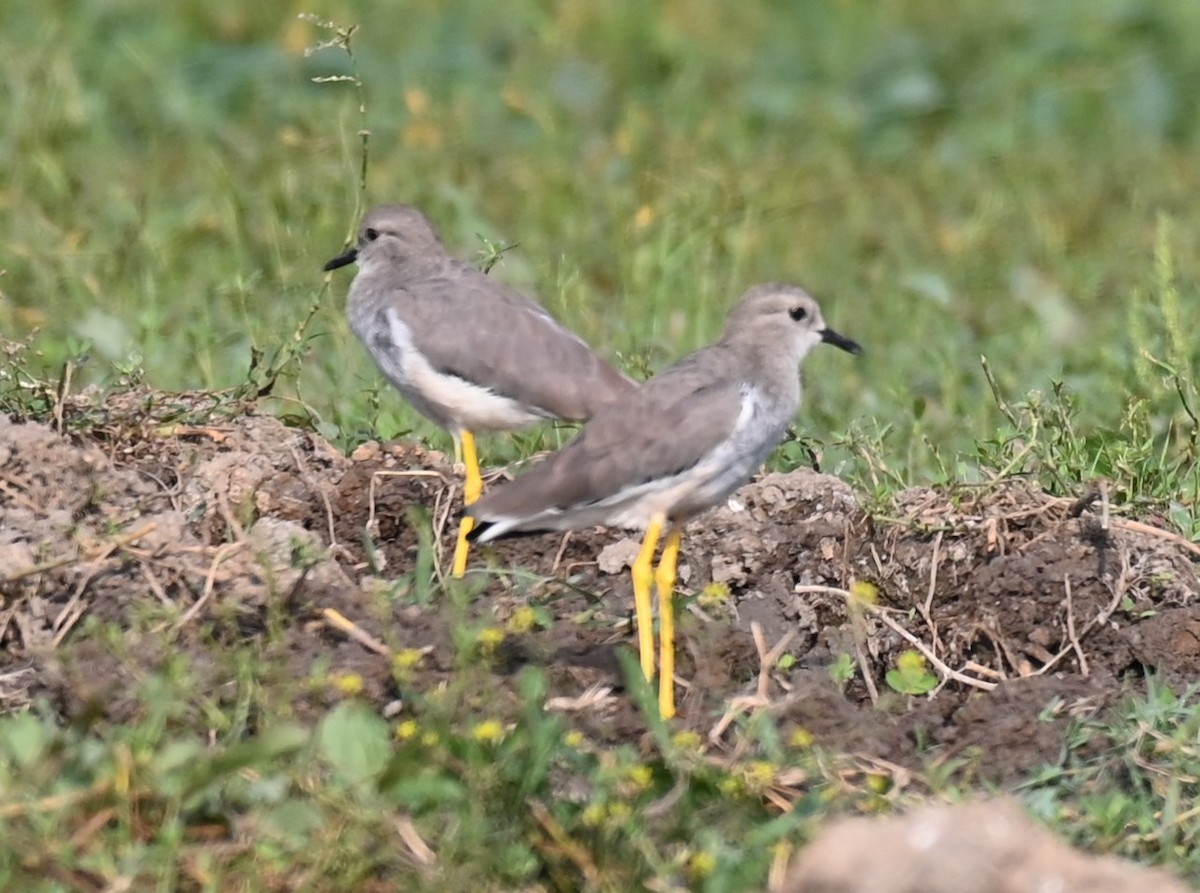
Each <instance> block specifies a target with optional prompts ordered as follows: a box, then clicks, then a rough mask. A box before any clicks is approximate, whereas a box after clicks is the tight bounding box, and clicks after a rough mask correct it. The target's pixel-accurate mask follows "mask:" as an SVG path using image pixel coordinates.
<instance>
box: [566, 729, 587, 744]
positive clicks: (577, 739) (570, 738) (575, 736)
mask: <svg viewBox="0 0 1200 893" xmlns="http://www.w3.org/2000/svg"><path fill="white" fill-rule="evenodd" d="M586 742H587V739H586V738H585V737H583V732H581V731H579V730H578V729H571V731H569V732H567V734H565V735H563V744H565V745H567V747H575V748H580V747H583V745H584V744H585V743H586Z"/></svg>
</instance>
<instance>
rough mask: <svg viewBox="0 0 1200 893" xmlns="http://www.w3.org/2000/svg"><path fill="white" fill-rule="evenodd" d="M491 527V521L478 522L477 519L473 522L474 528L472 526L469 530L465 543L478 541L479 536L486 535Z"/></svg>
mask: <svg viewBox="0 0 1200 893" xmlns="http://www.w3.org/2000/svg"><path fill="white" fill-rule="evenodd" d="M493 526H494V525H493V524H492V522H491V521H480V520H478V519H477V520H476V521H475V526H473V527H472V528H471V530H470V532H469V533H468V534H467V542H468V543H473V542H475V540H477V539H479V538H480V537H481V536H483V535H484V534H485V533H487V532H488V530H489V529H490V528H491V527H493Z"/></svg>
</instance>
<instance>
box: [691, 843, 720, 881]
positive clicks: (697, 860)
mask: <svg viewBox="0 0 1200 893" xmlns="http://www.w3.org/2000/svg"><path fill="white" fill-rule="evenodd" d="M716 870H717V857H716V856H714V855H713V854H712V853H710V852H709V851H708V850H697V851H696V852H694V853H692V857H691V858H690V859H688V874H690V875H691V876H692V877H694V878H702V877H708V876H709V875H710V874H712V873H713V872H714V871H716Z"/></svg>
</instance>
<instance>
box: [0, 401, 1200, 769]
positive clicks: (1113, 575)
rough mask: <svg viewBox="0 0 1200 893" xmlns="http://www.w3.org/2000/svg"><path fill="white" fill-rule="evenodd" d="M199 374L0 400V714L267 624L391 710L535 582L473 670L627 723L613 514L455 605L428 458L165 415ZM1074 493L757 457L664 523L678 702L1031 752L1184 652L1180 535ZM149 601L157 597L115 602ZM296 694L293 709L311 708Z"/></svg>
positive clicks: (1184, 572)
mask: <svg viewBox="0 0 1200 893" xmlns="http://www.w3.org/2000/svg"><path fill="white" fill-rule="evenodd" d="M202 399H203V398H198V397H197V398H192V397H188V396H178V395H163V394H152V393H149V392H137V393H131V394H124V395H122V396H120V397H117V398H110V399H109V400H108V401H106V402H105V401H99V400H92V401H88V400H87V399H85V398H80V399H79V400H77V401H75V402H74V403H73V404H71V405H69V406H67V407H65V408H64V412H63V414H62V415H63V421H62V424H61V426H60V427H63V428H64V430H65V431H66V432H67V433H66V434H65V435H64V434H59V433H57V432H56V430H55V429H54V428H53V427H50V426H46V425H43V424H37V423H20V424H18V423H15V422H11V421H9V420H7V419H5V418H4V417H2V416H0V596H2V599H3V600H2V601H0V710H13V709H19V708H20V707H22V706H24V705H25V704H27V703H28V702H29V701H30V699H31V698H33V697H36V696H39V695H40V696H44V697H48V698H50V699H51V701H52V703H54V704H55V705H56V706H57V708H58V709H59V710H60V711H61V712H62V713H63V714H64V715H66V716H74V715H77V714H80V713H86V714H94V713H97V712H98V713H101V714H105V715H108V716H111V717H113V718H117V719H119V718H121V717H122V716H123V715H125V714H126V713H127V712H128V711H129V710H131V709H132V705H131V703H130V698H131V697H132V695H131V691H132V690H133V687H132V685H131V682H132V681H133V680H134V679H136V678H137V677H138V676H139V675H140V674H142V673H144V672H145V671H147V670H149V669H153V668H154V667H156V666H158V665H160V664H161V663H162V662H164V661H165V660H167V659H168V658H169V656H170V655H171V654H172V653H176V652H179V651H181V650H182V651H184V652H186V653H188V654H189V655H191V656H192V657H193V659H194V660H193V662H194V665H195V666H196V667H198V668H199V671H200V672H209V673H211V674H212V677H213V678H212V679H211V680H210V681H211V685H212V687H213V688H214V689H217V688H219V687H220V685H221V684H222V681H223V680H222V679H221V678H220V674H221V672H224V671H222V670H220V669H219V664H218V663H217V662H214V661H212V660H206V659H205V657H204V655H205V654H206V653H208V652H210V651H211V650H212V649H213V648H214V647H219V646H220V643H221V642H222V641H226V640H229V641H233V640H237V641H246V640H247V639H251V640H253V639H255V638H261V639H262V641H263V642H264V648H267V647H269V648H270V651H271V655H272V656H274V657H276V658H278V659H279V660H282V661H284V662H285V663H286V665H287V666H288V667H289V668H290V669H291V671H292V672H294V674H295V675H296V677H297V678H303V677H305V676H306V675H307V674H310V673H312V672H314V668H327V671H328V672H334V673H337V672H353V673H357V674H359V675H360V676H361V677H362V679H363V682H364V686H365V688H364V691H365V694H366V696H368V697H370V698H373V699H375V700H376V701H378V702H379V703H380V704H381V705H383V706H386V707H387V709H388V710H389V711H391V712H394V711H396V710H398V709H401V708H402V704H403V701H404V699H405V697H406V696H408V695H410V694H412V693H413V692H422V691H428V690H431V689H432V688H434V687H436V686H437V684H438V683H439V682H441V681H443V680H445V679H447V678H448V677H449V675H450V674H452V673H454V672H455V667H456V650H455V645H454V633H455V630H456V628H457V627H460V626H461V625H462V623H463V622H464V620H467V621H469V620H471V619H472V618H473V619H475V620H478V621H479V622H480V623H482V622H489V623H495V624H499V625H503V624H504V623H506V622H507V621H508V620H509V618H511V617H512V615H513V614H514V612H515V611H516V610H517V609H518V608H520V607H521V606H524V605H534V606H537V608H538V609H539V611H541V612H543V616H544V615H547V614H548V615H549V616H551V617H552V618H553V622H551V623H549V625H548V626H547V627H546V628H542V629H537V630H535V631H532V632H529V633H524V634H514V635H510V636H509V637H508V639H507V640H506V642H505V644H504V646H503V648H502V649H501V651H500V653H499V655H498V656H497V660H496V661H495V670H494V671H495V673H496V675H497V678H498V679H499V682H500V684H499V685H496V686H495V689H496V690H497V691H499V692H501V693H504V696H505V697H509V698H513V699H515V694H514V693H513V692H512V689H513V685H512V684H511V683H510V680H511V679H512V676H513V673H514V671H516V670H517V669H519V668H520V667H522V666H524V665H526V664H528V663H536V664H539V665H544V666H546V667H547V668H548V671H549V678H550V680H551V686H552V691H551V693H550V694H551V696H552V698H553V699H554V700H552V702H551V706H552V707H553V708H555V709H563V710H573V711H575V713H576V715H577V717H578V720H579V722H580V723H581V724H582V725H584V726H586V727H587V728H588V729H589V730H590V731H591V733H592V734H594V735H596V736H599V737H601V738H603V739H610V740H615V739H630V738H632V739H636V738H638V737H639V736H641V735H642V734H644V733H645V731H646V725H645V723H644V721H643V719H642V717H641V715H640V713H639V712H638V711H637V710H636V709H635V708H634V706H633V705H632V703H631V701H630V699H629V698H628V697H627V695H626V693H625V691H624V688H623V684H622V678H623V677H622V675H621V673H620V670H619V664H618V661H617V652H618V650H619V649H623V648H629V647H630V643H631V627H630V613H631V601H632V600H631V586H630V582H629V576H628V570H627V568H628V561H629V559H630V558H632V555H633V553H634V551H635V550H636V540H635V539H632V538H630V537H628V536H626V535H624V534H622V533H620V532H617V531H591V532H585V533H578V534H574V535H572V536H570V537H569V538H568V539H567V540H566V541H565V542H564V540H563V538H562V537H559V536H544V537H532V538H527V539H519V540H514V541H509V542H505V543H501V544H500V545H498V546H497V547H495V548H485V549H482V550H478V551H477V552H476V553H474V554H473V557H472V568H473V569H475V570H484V569H492V570H494V571H496V572H495V573H473V574H469V575H468V579H467V585H468V586H474V587H475V588H476V589H478V590H480V591H478V592H477V593H476V594H475V595H474V597H473V599H472V600H470V601H469V605H468V607H467V608H465V609H464V608H461V607H460V608H457V609H456V608H455V607H454V600H453V599H450V598H447V597H446V596H445V595H443V594H441V590H439V589H437V588H435V589H434V590H433V595H432V597H431V599H424V598H423V593H424V592H426V591H427V589H428V587H427V585H426V584H427V583H428V582H429V581H428V580H422V579H418V577H419V576H420V574H419V572H418V566H419V564H420V561H421V556H422V542H423V541H424V540H425V539H427V534H426V532H427V531H431V530H436V531H437V538H436V545H435V551H436V561H435V562H434V566H433V569H432V571H431V574H433V575H435V576H438V577H439V578H440V574H441V571H440V570H439V568H444V567H445V565H446V563H447V561H448V555H449V551H450V548H451V546H452V539H453V533H454V529H455V527H456V526H457V517H458V514H457V513H458V510H459V498H460V478H459V476H458V475H457V474H456V473H455V471H454V470H453V468H452V467H451V466H450V464H449V463H448V462H447V459H446V457H444V456H443V455H441V454H439V453H434V452H430V451H427V450H424V449H422V448H420V447H417V446H414V445H411V444H387V445H379V444H374V443H370V444H366V445H364V446H362V447H360V448H359V449H358V450H356V451H355V453H354V454H353V455H352V456H350V457H348V458H347V457H345V456H342V455H341V454H339V453H338V452H337V451H336V450H334V449H333V448H332V447H331V446H330V445H329V444H328V443H326V442H325V441H324V440H322V439H321V438H320V437H319V436H317V435H315V434H312V433H309V432H306V431H302V430H297V429H292V428H287V427H285V426H284V425H283V424H281V423H280V422H279V421H278V420H276V419H275V418H273V417H269V416H264V415H257V414H254V413H253V412H252V411H247V412H244V413H242V414H235V415H233V416H232V417H230V418H227V419H223V420H221V421H219V422H210V423H205V424H200V423H190V422H188V421H187V420H188V419H194V418H200V417H202V416H205V415H207V413H208V407H204V406H200V405H198V403H199V402H200V401H201V400H202ZM85 420H86V425H84V424H83V422H84V421H85ZM76 423H78V426H79V428H80V430H81V431H85V432H86V433H77V434H72V433H71V428H72V425H73V424H76ZM1080 496H1082V497H1084V498H1080V499H1077V500H1074V499H1069V498H1057V497H1053V496H1050V495H1047V494H1046V493H1043V492H1041V491H1040V490H1038V489H1037V488H1036V487H1034V486H1032V485H1030V484H1028V483H1025V482H1022V481H1016V480H1009V481H1001V482H997V483H994V484H990V485H987V486H978V487H959V488H953V489H949V490H934V489H912V490H908V491H905V492H902V493H900V494H899V495H897V496H896V497H895V498H894V499H893V500H892V501H891V502H890V504H888V505H883V506H875V507H871V508H870V509H869V510H868V509H865V508H864V506H863V505H862V503H861V501H860V500H859V498H858V497H857V496H856V495H855V494H854V493H853V492H852V491H851V490H850V488H849V487H848V486H846V485H845V484H844V483H842V482H841V481H839V480H837V479H835V478H832V477H828V476H824V475H820V474H816V473H813V472H809V471H797V472H794V473H791V474H768V475H765V476H764V477H762V478H760V479H759V480H757V481H755V482H754V483H752V484H750V485H749V486H747V487H745V488H744V489H743V490H741V491H740V492H739V493H738V494H737V496H736V500H735V501H734V502H732V503H731V504H730V505H728V506H723V507H721V508H719V509H716V510H714V511H712V512H710V513H708V514H707V515H705V516H704V517H702V518H701V519H699V520H697V521H696V522H694V523H693V524H691V525H690V526H689V528H688V530H687V534H686V537H685V540H684V549H683V556H682V560H681V563H680V583H679V589H680V594H681V595H682V602H683V604H684V605H685V607H684V608H683V609H681V611H680V612H679V613H680V615H681V617H680V627H681V628H680V647H679V652H680V654H679V667H678V675H679V677H680V679H681V681H682V683H681V684H682V685H683V687H682V689H681V692H680V714H679V717H678V719H677V720H676V722H677V725H678V726H679V727H680V728H691V729H694V730H697V731H700V732H702V733H703V734H705V735H708V736H710V740H712V742H713V743H714V746H719V745H720V743H721V742H722V741H728V740H729V738H730V736H731V735H732V730H733V729H736V727H737V722H736V720H737V719H738V718H740V717H741V716H742V715H743V714H748V713H750V712H753V711H759V710H768V711H771V712H772V713H774V714H775V715H776V717H777V718H778V720H779V722H780V723H781V725H782V726H783V727H784V729H785V730H788V729H792V728H797V727H803V728H804V729H806V730H807V731H808V732H810V733H811V734H812V735H813V736H814V737H815V738H816V740H817V742H818V743H820V744H823V745H825V746H827V747H829V748H833V749H837V750H839V751H842V752H848V753H854V754H857V755H861V756H863V757H864V758H869V759H875V760H884V761H888V762H890V763H892V764H897V765H899V766H910V767H911V766H917V765H920V764H922V763H924V762H927V761H928V759H929V758H930V757H934V758H937V759H940V760H946V759H953V758H957V757H968V758H970V757H972V756H974V757H977V759H976V760H975V761H974V763H973V765H974V766H975V767H976V770H977V771H978V772H980V773H982V774H983V775H985V776H987V777H990V778H993V779H995V780H1003V779H1011V778H1014V777H1019V776H1021V775H1022V774H1023V773H1026V772H1027V771H1028V770H1029V769H1030V768H1031V767H1033V766H1035V765H1037V764H1039V763H1042V762H1045V761H1047V760H1054V759H1055V758H1056V757H1057V756H1058V755H1059V754H1060V753H1061V752H1062V749H1063V747H1064V745H1065V740H1066V737H1065V736H1066V730H1067V726H1068V724H1069V721H1070V719H1071V717H1075V716H1080V715H1085V714H1090V713H1095V712H1097V711H1102V710H1104V709H1105V708H1106V707H1108V706H1109V705H1111V704H1112V703H1113V702H1114V700H1115V699H1116V698H1118V697H1120V696H1121V695H1122V694H1123V693H1124V692H1125V691H1127V690H1128V689H1129V688H1130V687H1137V686H1138V685H1139V684H1140V679H1141V677H1142V676H1143V675H1144V674H1145V672H1146V671H1147V670H1154V671H1156V672H1158V673H1159V674H1161V676H1162V677H1163V678H1165V679H1166V680H1167V681H1168V682H1169V683H1172V684H1176V683H1184V682H1186V681H1189V680H1192V679H1195V678H1197V673H1198V671H1200V565H1198V560H1200V549H1198V548H1197V547H1196V546H1195V545H1194V544H1191V543H1188V542H1186V541H1184V540H1182V539H1181V538H1179V537H1178V536H1176V535H1174V534H1172V533H1170V532H1168V530H1167V529H1166V525H1165V524H1163V523H1161V522H1160V521H1159V520H1158V519H1155V518H1152V517H1149V518H1145V517H1144V518H1141V519H1139V520H1137V521H1134V520H1132V519H1130V518H1127V517H1125V516H1124V515H1122V513H1121V512H1120V511H1119V507H1118V506H1110V505H1108V504H1107V502H1106V500H1105V498H1104V493H1103V490H1102V489H1099V490H1097V491H1096V492H1095V493H1092V494H1080ZM425 554H426V556H428V554H429V553H428V550H426V553H425ZM713 583H718V584H723V586H724V587H727V593H728V596H727V597H723V596H722V592H723V591H726V590H723V589H722V587H714V586H712V585H710V584H713ZM862 584H871V586H866V587H864V586H863V585H862ZM872 587H873V588H872ZM851 589H853V590H854V591H855V593H856V594H857V595H858V597H856V598H848V597H847V591H849V590H851ZM872 591H873V592H875V593H876V595H875V596H874V597H873V598H872V596H871V593H872ZM460 604H461V600H460ZM281 609H282V610H281ZM147 611H159V612H161V615H162V616H163V617H164V618H166V619H164V620H162V621H161V622H160V623H158V624H157V625H151V626H150V627H149V631H147V627H146V624H145V623H142V624H140V625H139V624H135V623H133V622H132V620H133V618H135V617H136V616H144V615H145V614H146V612H147ZM272 612H275V614H273V613H272ZM464 612H465V613H464ZM279 613H282V614H283V615H284V616H285V617H286V618H287V622H286V623H285V624H284V625H283V628H282V630H280V629H274V630H273V632H272V635H271V636H270V637H268V636H267V635H266V634H265V633H266V630H267V628H268V626H269V625H270V623H271V620H270V618H271V617H272V616H276V615H278V614H279ZM87 618H96V619H99V620H106V621H112V622H116V623H117V624H120V625H121V627H122V628H126V629H128V630H129V633H128V636H129V638H130V641H129V642H127V643H126V647H125V648H123V649H120V653H121V656H120V657H117V656H114V655H115V654H116V653H117V652H116V651H114V649H111V648H100V647H99V646H96V645H94V644H93V643H91V642H90V641H83V640H82V638H81V637H79V632H80V630H81V626H80V624H81V623H82V622H84V621H85V620H86V619H87ZM339 618H345V620H348V621H349V623H350V626H349V627H347V626H346V624H345V623H344V622H343V621H342V620H341V619H339ZM135 630H140V631H135ZM347 630H348V631H347ZM77 639H78V641H77ZM268 641H269V642H270V645H269V646H268V645H267V644H266V643H268ZM72 642H75V643H76V645H77V647H62V646H63V645H64V643H72ZM407 648H417V649H425V650H426V651H427V655H426V658H425V659H424V660H423V662H422V663H421V666H420V668H419V670H418V671H417V673H416V676H415V677H414V678H412V679H411V681H410V683H409V685H408V687H402V686H399V685H398V684H397V682H396V681H395V677H394V674H393V669H392V666H391V662H390V660H389V657H388V654H389V653H394V652H396V651H398V650H400V649H407ZM914 648H916V649H918V650H921V651H923V652H924V653H925V655H926V657H927V658H928V659H929V661H930V663H929V667H930V671H931V673H932V674H933V675H934V676H935V677H937V678H938V679H939V681H940V683H941V684H940V685H939V687H938V689H937V690H936V693H935V694H934V695H933V696H932V697H928V696H915V695H909V694H902V693H900V692H898V691H895V690H893V689H892V688H890V687H889V686H888V684H887V682H886V674H887V673H888V671H889V670H892V669H893V668H895V667H896V665H897V660H898V658H899V657H900V655H901V654H902V653H903V652H905V651H909V650H912V649H914ZM771 652H774V653H771ZM783 655H790V656H791V658H794V660H791V661H790V665H789V661H785V662H784V666H786V668H785V669H781V668H780V664H779V663H778V660H777V658H779V657H781V656H783ZM844 655H850V656H851V657H853V658H854V659H855V661H856V662H857V667H858V671H857V672H856V673H854V675H853V677H852V678H851V679H850V680H849V681H848V682H847V683H846V684H844V686H841V687H839V686H838V685H836V684H835V683H834V682H833V681H832V677H831V674H830V672H829V669H830V667H831V666H832V665H833V664H834V663H835V661H837V660H838V659H839V657H843V656H844ZM767 658H769V659H767ZM789 660H790V659H789ZM843 660H844V657H843ZM206 668H207V669H206ZM594 686H602V687H594ZM331 697H332V696H331ZM313 698H314V699H315V700H313V701H311V702H302V703H299V704H297V705H295V709H296V711H297V712H298V713H299V714H300V715H301V716H303V715H308V714H311V713H312V712H313V711H317V710H320V709H323V707H324V706H325V705H324V703H323V702H322V701H321V698H320V696H316V695H314V696H313Z"/></svg>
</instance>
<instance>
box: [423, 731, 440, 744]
mask: <svg viewBox="0 0 1200 893" xmlns="http://www.w3.org/2000/svg"><path fill="white" fill-rule="evenodd" d="M441 740H442V739H441V737H439V735H438V733H437V732H426V733H425V734H424V735H422V736H421V743H422V744H424V745H425V746H426V747H434V746H436V745H437V744H438V742H440V741H441Z"/></svg>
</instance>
